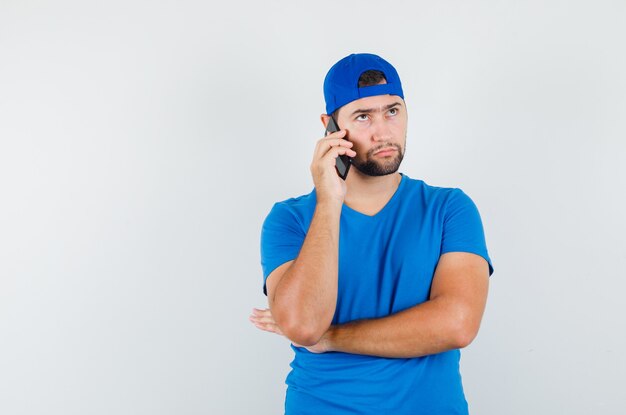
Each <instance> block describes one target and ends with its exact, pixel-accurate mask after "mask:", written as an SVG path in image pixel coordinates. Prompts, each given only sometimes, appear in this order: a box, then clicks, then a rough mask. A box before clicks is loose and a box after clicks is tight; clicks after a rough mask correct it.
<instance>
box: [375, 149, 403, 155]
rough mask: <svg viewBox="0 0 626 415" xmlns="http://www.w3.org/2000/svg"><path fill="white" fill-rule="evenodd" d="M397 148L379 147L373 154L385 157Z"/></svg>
mask: <svg viewBox="0 0 626 415" xmlns="http://www.w3.org/2000/svg"><path fill="white" fill-rule="evenodd" d="M397 151H398V150H397V149H396V148H395V147H385V148H381V149H380V150H378V151H376V152H374V155H375V156H380V157H386V156H390V155H392V154H393V153H395V152H397Z"/></svg>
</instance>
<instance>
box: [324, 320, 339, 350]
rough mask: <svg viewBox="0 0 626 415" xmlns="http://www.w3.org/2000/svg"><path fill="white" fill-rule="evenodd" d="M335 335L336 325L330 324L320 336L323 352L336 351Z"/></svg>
mask: <svg viewBox="0 0 626 415" xmlns="http://www.w3.org/2000/svg"><path fill="white" fill-rule="evenodd" d="M336 336H337V326H330V327H329V328H328V330H326V333H324V335H323V336H322V338H321V340H320V341H321V343H322V348H323V349H324V351H325V352H336V351H338V350H337V345H336Z"/></svg>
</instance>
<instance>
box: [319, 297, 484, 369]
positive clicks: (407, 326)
mask: <svg viewBox="0 0 626 415" xmlns="http://www.w3.org/2000/svg"><path fill="white" fill-rule="evenodd" d="M467 316H468V314H467V313H466V312H465V311H464V310H463V308H462V306H460V305H458V304H455V303H454V302H453V301H448V300H447V299H444V298H438V299H436V300H430V301H427V302H425V303H422V304H420V305H417V306H414V307H411V308H409V309H407V310H404V311H401V312H399V313H396V314H393V315H391V316H388V317H384V318H379V319H371V320H358V321H354V322H350V323H347V324H342V325H337V326H332V327H331V328H330V329H329V331H328V332H327V333H326V334H325V335H324V338H323V341H324V342H326V345H325V348H326V349H327V351H339V352H346V353H354V354H364V355H372V356H380V357H391V358H407V357H418V356H425V355H430V354H435V353H441V352H445V351H448V350H452V349H458V348H462V347H465V346H467V345H468V344H469V343H470V342H471V341H472V340H473V338H474V336H475V335H476V332H477V331H478V324H477V323H476V322H475V321H470V320H471V319H469V318H467Z"/></svg>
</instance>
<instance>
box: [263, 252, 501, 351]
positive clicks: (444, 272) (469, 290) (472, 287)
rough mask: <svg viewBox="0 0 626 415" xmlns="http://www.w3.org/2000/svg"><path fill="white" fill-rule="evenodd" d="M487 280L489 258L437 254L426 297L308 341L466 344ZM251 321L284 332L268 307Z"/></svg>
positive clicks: (415, 347)
mask: <svg viewBox="0 0 626 415" xmlns="http://www.w3.org/2000/svg"><path fill="white" fill-rule="evenodd" d="M488 285H489V269H488V265H487V261H485V260H484V259H483V258H482V257H480V256H478V255H474V254H470V253H465V252H450V253H447V254H444V255H442V256H441V258H440V260H439V264H438V266H437V269H436V271H435V276H434V278H433V283H432V287H431V295H430V299H429V300H428V301H426V302H424V303H422V304H419V305H416V306H414V307H411V308H408V309H406V310H404V311H401V312H399V313H396V314H393V315H390V316H388V317H383V318H379V319H371V320H358V321H354V322H350V323H347V324H341V325H337V326H332V327H330V328H329V329H328V331H327V332H326V333H325V334H324V335H323V336H322V338H321V339H320V341H319V342H318V343H317V344H315V345H312V346H311V345H304V346H308V347H307V348H308V349H309V350H310V351H312V352H316V353H323V352H327V351H341V352H346V353H355V354H365V355H372V356H381V357H396V358H400V357H417V356H424V355H428V354H434V353H441V352H444V351H447V350H451V349H458V348H463V347H466V346H467V345H469V344H470V343H471V342H472V340H473V339H474V338H475V337H476V334H477V333H478V329H479V327H480V321H481V319H482V315H483V312H484V309H485V303H486V301H487V291H488ZM251 321H252V322H253V323H254V324H255V325H256V326H257V327H258V328H260V329H262V330H266V331H270V332H274V333H277V334H283V333H282V332H281V331H280V328H279V327H278V326H277V325H276V324H275V321H274V318H273V316H272V313H271V311H270V310H255V311H254V312H253V316H252V317H251ZM295 343H297V342H295Z"/></svg>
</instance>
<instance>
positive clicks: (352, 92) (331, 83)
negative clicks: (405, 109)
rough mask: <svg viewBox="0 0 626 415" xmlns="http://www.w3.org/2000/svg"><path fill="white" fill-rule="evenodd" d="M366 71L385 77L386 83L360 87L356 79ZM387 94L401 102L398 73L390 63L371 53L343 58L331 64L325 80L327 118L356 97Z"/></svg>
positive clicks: (401, 93) (402, 94)
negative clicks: (377, 72)
mask: <svg viewBox="0 0 626 415" xmlns="http://www.w3.org/2000/svg"><path fill="white" fill-rule="evenodd" d="M369 70H376V71H380V72H382V73H383V74H385V79H386V81H387V83H386V84H382V85H372V86H366V87H362V88H359V77H360V76H361V74H363V72H365V71H369ZM387 94H389V95H397V96H399V97H400V98H402V99H404V93H403V92H402V83H401V82H400V77H399V76H398V72H397V71H396V69H395V68H394V67H393V66H392V65H391V64H390V63H389V62H387V61H386V60H384V59H383V58H381V57H380V56H377V55H372V54H370V53H353V54H352V55H349V56H346V57H345V58H343V59H341V60H340V61H339V62H337V63H336V64H334V65H333V66H332V68H330V70H329V71H328V73H327V74H326V78H324V99H325V101H326V114H329V115H330V114H332V113H333V112H334V111H335V110H336V109H338V108H340V107H343V106H344V105H346V104H349V103H350V102H352V101H356V100H357V99H359V98H365V97H371V96H374V95H387Z"/></svg>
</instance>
